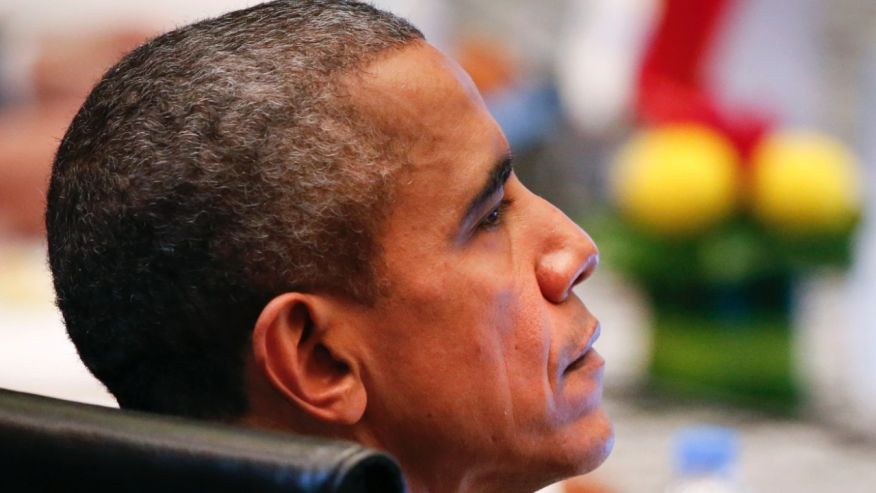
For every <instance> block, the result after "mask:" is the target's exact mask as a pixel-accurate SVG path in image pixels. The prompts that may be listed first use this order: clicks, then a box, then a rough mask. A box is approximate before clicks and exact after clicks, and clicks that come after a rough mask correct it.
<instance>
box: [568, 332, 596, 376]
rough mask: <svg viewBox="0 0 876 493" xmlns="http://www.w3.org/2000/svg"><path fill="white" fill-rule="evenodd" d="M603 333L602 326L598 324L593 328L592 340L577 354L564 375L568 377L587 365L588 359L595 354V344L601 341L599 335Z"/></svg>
mask: <svg viewBox="0 0 876 493" xmlns="http://www.w3.org/2000/svg"><path fill="white" fill-rule="evenodd" d="M601 333H602V326H601V325H600V324H599V323H598V322H597V324H596V326H595V327H594V328H593V332H591V333H590V338H589V339H588V340H587V343H586V344H585V345H584V346H583V347H581V349H579V350H578V351H577V352H576V353H575V355H576V357H575V358H574V359H573V360H572V361H571V362H570V363H569V365H568V366H566V369H565V370H563V375H567V374H569V373H571V372H573V371H575V370H577V369H579V368H581V367H583V366H584V365H585V363H586V362H587V359H588V358H587V357H588V356H589V355H590V354H591V353H593V352H594V350H593V344H594V343H596V340H597V339H599V334H601Z"/></svg>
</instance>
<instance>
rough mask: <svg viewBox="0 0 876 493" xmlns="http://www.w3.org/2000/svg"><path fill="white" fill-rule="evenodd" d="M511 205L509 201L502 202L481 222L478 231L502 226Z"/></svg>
mask: <svg viewBox="0 0 876 493" xmlns="http://www.w3.org/2000/svg"><path fill="white" fill-rule="evenodd" d="M509 203H510V202H509V201H508V200H503V201H502V202H500V203H499V205H498V206H496V208H495V209H493V210H492V211H490V213H489V214H487V215H486V216H485V217H484V218H483V219H482V220H481V222H480V223H479V224H478V229H481V230H491V229H494V228H496V227H498V226H499V225H500V224H502V218H503V216H504V215H505V209H507V207H508V204H509Z"/></svg>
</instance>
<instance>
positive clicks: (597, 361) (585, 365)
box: [563, 348, 605, 375]
mask: <svg viewBox="0 0 876 493" xmlns="http://www.w3.org/2000/svg"><path fill="white" fill-rule="evenodd" d="M603 366H605V359H604V358H603V357H602V355H601V354H599V353H597V352H596V350H595V349H593V348H590V349H589V350H588V351H587V352H586V353H584V356H582V357H580V358H578V359H577V360H575V361H574V362H573V363H572V364H571V365H569V367H568V368H566V370H565V371H564V372H563V373H564V374H567V375H568V374H569V373H573V372H578V371H582V370H583V371H586V372H592V371H594V370H597V369H599V368H602V367H603Z"/></svg>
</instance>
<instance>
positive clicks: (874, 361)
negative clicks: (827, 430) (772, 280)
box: [794, 245, 876, 436]
mask: <svg viewBox="0 0 876 493" xmlns="http://www.w3.org/2000/svg"><path fill="white" fill-rule="evenodd" d="M872 246H874V247H876V245H872ZM873 267H876V266H873ZM861 270H862V269H861V265H860V264H859V265H858V267H857V268H856V272H854V273H853V274H852V276H851V277H848V276H847V275H846V274H844V273H841V272H834V271H824V272H821V273H818V274H816V275H812V276H809V277H808V278H807V279H804V280H801V281H799V282H798V285H797V286H796V293H795V295H796V296H795V311H794V329H795V334H794V335H795V348H794V349H795V351H794V361H795V363H796V366H797V372H798V375H799V376H800V377H801V378H802V379H803V383H804V385H805V386H804V388H805V390H806V394H807V397H808V405H809V407H810V409H811V411H812V412H814V413H815V414H816V415H817V418H818V419H819V420H822V421H825V422H828V423H830V424H832V425H836V426H839V427H842V428H843V429H846V430H848V431H851V432H854V433H863V434H870V435H873V436H876V422H874V421H873V416H874V415H876V332H874V330H873V326H872V325H873V320H874V317H876V306H874V305H873V303H872V292H873V288H874V285H876V282H874V281H876V276H874V274H876V271H874V272H870V273H869V280H868V279H867V277H862V274H864V273H862V272H860V271H861ZM863 296H868V297H869V298H870V299H869V300H865V299H863V298H862V297H863Z"/></svg>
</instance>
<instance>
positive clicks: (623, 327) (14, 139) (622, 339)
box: [0, 0, 876, 492]
mask: <svg viewBox="0 0 876 493" xmlns="http://www.w3.org/2000/svg"><path fill="white" fill-rule="evenodd" d="M253 3H255V2H252V1H238V0H189V1H187V2H176V1H172V0H128V1H126V2H109V1H104V0H79V1H77V2H57V1H50V0H0V387H2V388H10V389H15V390H22V391H28V392H33V393H39V394H45V395H50V396H54V397H60V398H66V399H71V400H78V401H84V402H90V403H95V404H101V405H107V406H115V401H114V400H113V399H112V397H111V396H110V395H109V394H107V393H106V391H105V390H104V389H103V387H102V386H101V385H100V384H99V383H98V382H97V381H95V380H94V379H93V378H92V377H91V376H90V375H89V374H88V372H87V371H86V370H85V369H84V367H83V366H82V365H81V363H80V362H79V360H78V357H77V355H76V352H75V349H74V348H73V346H72V345H71V344H70V342H69V341H68V339H67V337H66V334H65V332H64V329H63V324H62V322H61V320H60V316H59V314H58V313H57V310H56V309H55V308H54V305H53V293H52V287H51V280H50V277H49V274H48V270H47V268H46V262H45V245H44V238H43V235H44V232H43V224H42V209H43V207H44V194H45V189H46V185H47V177H48V173H49V169H50V165H51V160H52V157H53V154H54V151H55V148H56V146H57V144H58V141H59V139H60V138H61V137H62V135H63V133H64V131H65V129H66V126H67V124H68V123H69V121H70V119H71V118H72V116H73V114H74V113H75V111H76V110H77V109H78V107H79V105H80V104H81V102H82V100H83V98H84V97H85V95H86V94H87V93H88V91H89V89H90V87H91V86H92V85H93V84H94V83H95V82H96V81H97V79H98V78H99V77H100V75H101V74H102V73H103V71H105V70H106V69H107V68H108V67H109V66H110V65H112V63H114V61H115V60H117V59H118V58H119V57H120V56H121V55H122V54H123V53H125V52H126V51H128V50H130V49H131V48H133V47H134V46H136V45H138V44H139V43H141V42H143V41H144V40H145V39H148V38H149V37H150V36H153V35H155V34H158V33H161V32H164V31H167V30H170V29H172V28H174V27H175V26H179V25H182V24H185V23H189V22H192V21H195V20H197V19H201V18H205V17H210V16H214V15H217V14H220V13H223V12H226V11H228V10H233V9H236V8H241V7H245V6H247V5H251V4H253ZM375 3H376V4H377V5H378V6H380V7H382V8H385V9H388V10H391V11H393V12H395V13H397V14H399V15H402V16H404V17H407V18H409V19H410V20H412V21H413V22H414V23H415V24H416V25H417V26H419V27H420V28H421V29H422V30H423V31H424V33H425V34H426V36H427V38H428V39H429V40H430V41H432V42H433V44H436V45H437V46H438V47H440V48H441V49H443V50H444V51H446V52H448V53H450V54H451V55H453V56H454V57H455V58H456V59H457V60H459V61H460V63H461V64H462V65H463V66H464V67H465V68H466V69H467V70H468V71H469V73H470V74H471V75H472V78H473V79H474V81H475V83H476V84H477V85H478V87H479V88H480V90H481V92H482V93H483V95H484V97H485V99H486V101H487V103H488V105H489V106H490V108H491V110H492V112H493V114H494V115H495V116H496V118H497V120H498V121H499V123H500V124H501V125H502V127H503V128H504V130H505V132H506V134H507V136H508V138H509V140H510V141H511V144H512V147H513V149H514V152H515V166H516V169H517V173H518V174H519V175H520V177H521V179H522V180H523V181H524V183H526V184H527V185H528V186H529V187H530V188H531V189H532V190H533V191H535V192H536V193H538V194H540V195H542V196H544V197H546V198H548V199H549V200H551V201H552V202H554V203H555V204H557V205H558V206H559V207H560V208H562V209H563V210H564V211H565V212H566V213H567V214H568V215H569V216H570V217H572V218H573V219H575V220H576V221H578V222H579V223H580V224H581V226H582V227H583V228H584V229H585V230H587V231H588V232H589V233H590V234H591V236H593V237H594V239H595V240H596V242H597V244H598V245H599V246H600V248H601V252H602V265H601V267H600V269H599V271H598V272H597V274H596V275H595V276H594V278H592V280H591V281H589V282H587V283H584V285H582V286H581V287H580V288H579V293H578V294H579V296H580V297H581V298H582V299H583V300H584V302H585V303H586V304H587V305H588V307H589V308H590V310H591V311H592V312H594V313H595V314H596V315H597V316H598V317H599V318H600V319H601V321H602V324H603V329H604V330H603V335H602V338H601V339H600V341H599V343H598V344H597V348H598V349H599V351H600V352H601V353H602V354H603V355H604V356H605V357H606V359H607V361H608V365H607V370H606V401H607V406H608V408H609V411H610V413H611V414H612V417H613V419H614V422H615V427H616V433H617V443H616V445H615V451H614V453H613V455H612V456H611V457H610V458H609V459H608V461H607V462H606V463H605V465H604V466H603V467H602V468H600V469H599V470H597V471H596V472H595V473H593V474H591V475H588V476H586V477H582V478H577V479H575V480H572V481H568V482H566V483H564V484H559V485H554V486H552V487H550V488H549V489H550V490H551V491H556V492H561V491H567V492H576V491H577V492H583V491H588V492H591V491H593V492H595V491H599V492H646V491H666V488H670V490H669V491H691V490H689V489H684V488H686V487H688V486H686V485H685V484H686V483H685V481H687V477H688V476H690V475H691V474H693V475H694V476H697V477H700V476H704V475H705V473H707V472H711V471H714V472H716V473H717V476H718V477H719V480H720V481H725V480H726V483H727V484H726V485H725V486H726V487H727V488H737V489H723V490H709V491H742V489H741V488H745V491H751V492H758V491H761V492H766V491H794V492H821V491H845V492H865V491H873V486H872V485H873V484H876V322H874V319H876V303H874V302H873V300H874V299H876V298H874V294H876V198H874V197H873V194H872V193H870V192H869V190H870V189H871V187H872V186H873V185H874V183H876V170H874V161H876V29H874V28H876V4H871V3H870V2H861V1H853V0H834V1H832V2H818V1H816V0H543V1H541V2H527V1H522V0H501V1H500V0H443V1H442V0H418V1H405V0H381V1H377V2H375ZM704 425H708V426H710V427H709V428H703V426H704ZM728 485H729V486H728Z"/></svg>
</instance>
